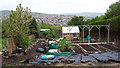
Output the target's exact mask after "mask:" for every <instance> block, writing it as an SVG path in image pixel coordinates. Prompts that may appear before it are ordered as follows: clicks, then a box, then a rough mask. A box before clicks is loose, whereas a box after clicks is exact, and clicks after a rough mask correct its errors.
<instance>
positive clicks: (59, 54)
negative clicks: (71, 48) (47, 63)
mask: <svg viewBox="0 0 120 68" xmlns="http://www.w3.org/2000/svg"><path fill="white" fill-rule="evenodd" d="M46 54H47V55H55V56H70V55H76V53H72V52H61V53H50V52H48V53H46Z"/></svg>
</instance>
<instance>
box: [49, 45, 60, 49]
mask: <svg viewBox="0 0 120 68" xmlns="http://www.w3.org/2000/svg"><path fill="white" fill-rule="evenodd" d="M50 49H58V45H53V44H51V45H50Z"/></svg>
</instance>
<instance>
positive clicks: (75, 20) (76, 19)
mask: <svg viewBox="0 0 120 68" xmlns="http://www.w3.org/2000/svg"><path fill="white" fill-rule="evenodd" d="M83 19H84V18H83V16H79V17H78V16H74V17H73V18H72V19H71V20H70V21H69V22H68V25H82V24H85V23H84V21H83Z"/></svg>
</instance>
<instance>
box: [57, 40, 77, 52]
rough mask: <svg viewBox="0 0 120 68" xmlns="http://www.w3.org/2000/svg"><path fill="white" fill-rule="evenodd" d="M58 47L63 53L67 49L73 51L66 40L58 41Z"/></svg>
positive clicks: (72, 47) (70, 44)
mask: <svg viewBox="0 0 120 68" xmlns="http://www.w3.org/2000/svg"><path fill="white" fill-rule="evenodd" d="M58 45H59V48H60V49H61V50H63V51H65V50H68V49H71V50H73V49H74V48H75V47H74V46H72V43H71V42H70V41H68V40H67V39H63V40H60V42H59V44H58Z"/></svg>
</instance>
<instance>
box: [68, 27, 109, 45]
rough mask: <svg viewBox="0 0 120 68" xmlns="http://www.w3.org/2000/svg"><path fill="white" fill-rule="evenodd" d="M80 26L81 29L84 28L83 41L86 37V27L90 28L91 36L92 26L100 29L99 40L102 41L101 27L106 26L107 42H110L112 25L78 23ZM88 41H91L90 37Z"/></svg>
mask: <svg viewBox="0 0 120 68" xmlns="http://www.w3.org/2000/svg"><path fill="white" fill-rule="evenodd" d="M68 27H69V26H68ZM78 27H79V28H80V29H82V31H83V41H84V40H85V38H84V32H85V28H88V30H89V36H91V35H90V32H91V30H92V28H93V27H96V28H97V29H98V30H99V42H100V41H101V30H100V29H101V28H102V27H106V29H107V30H108V37H107V42H108V43H109V42H110V37H109V36H110V25H78ZM88 43H90V39H89V41H88Z"/></svg>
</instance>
